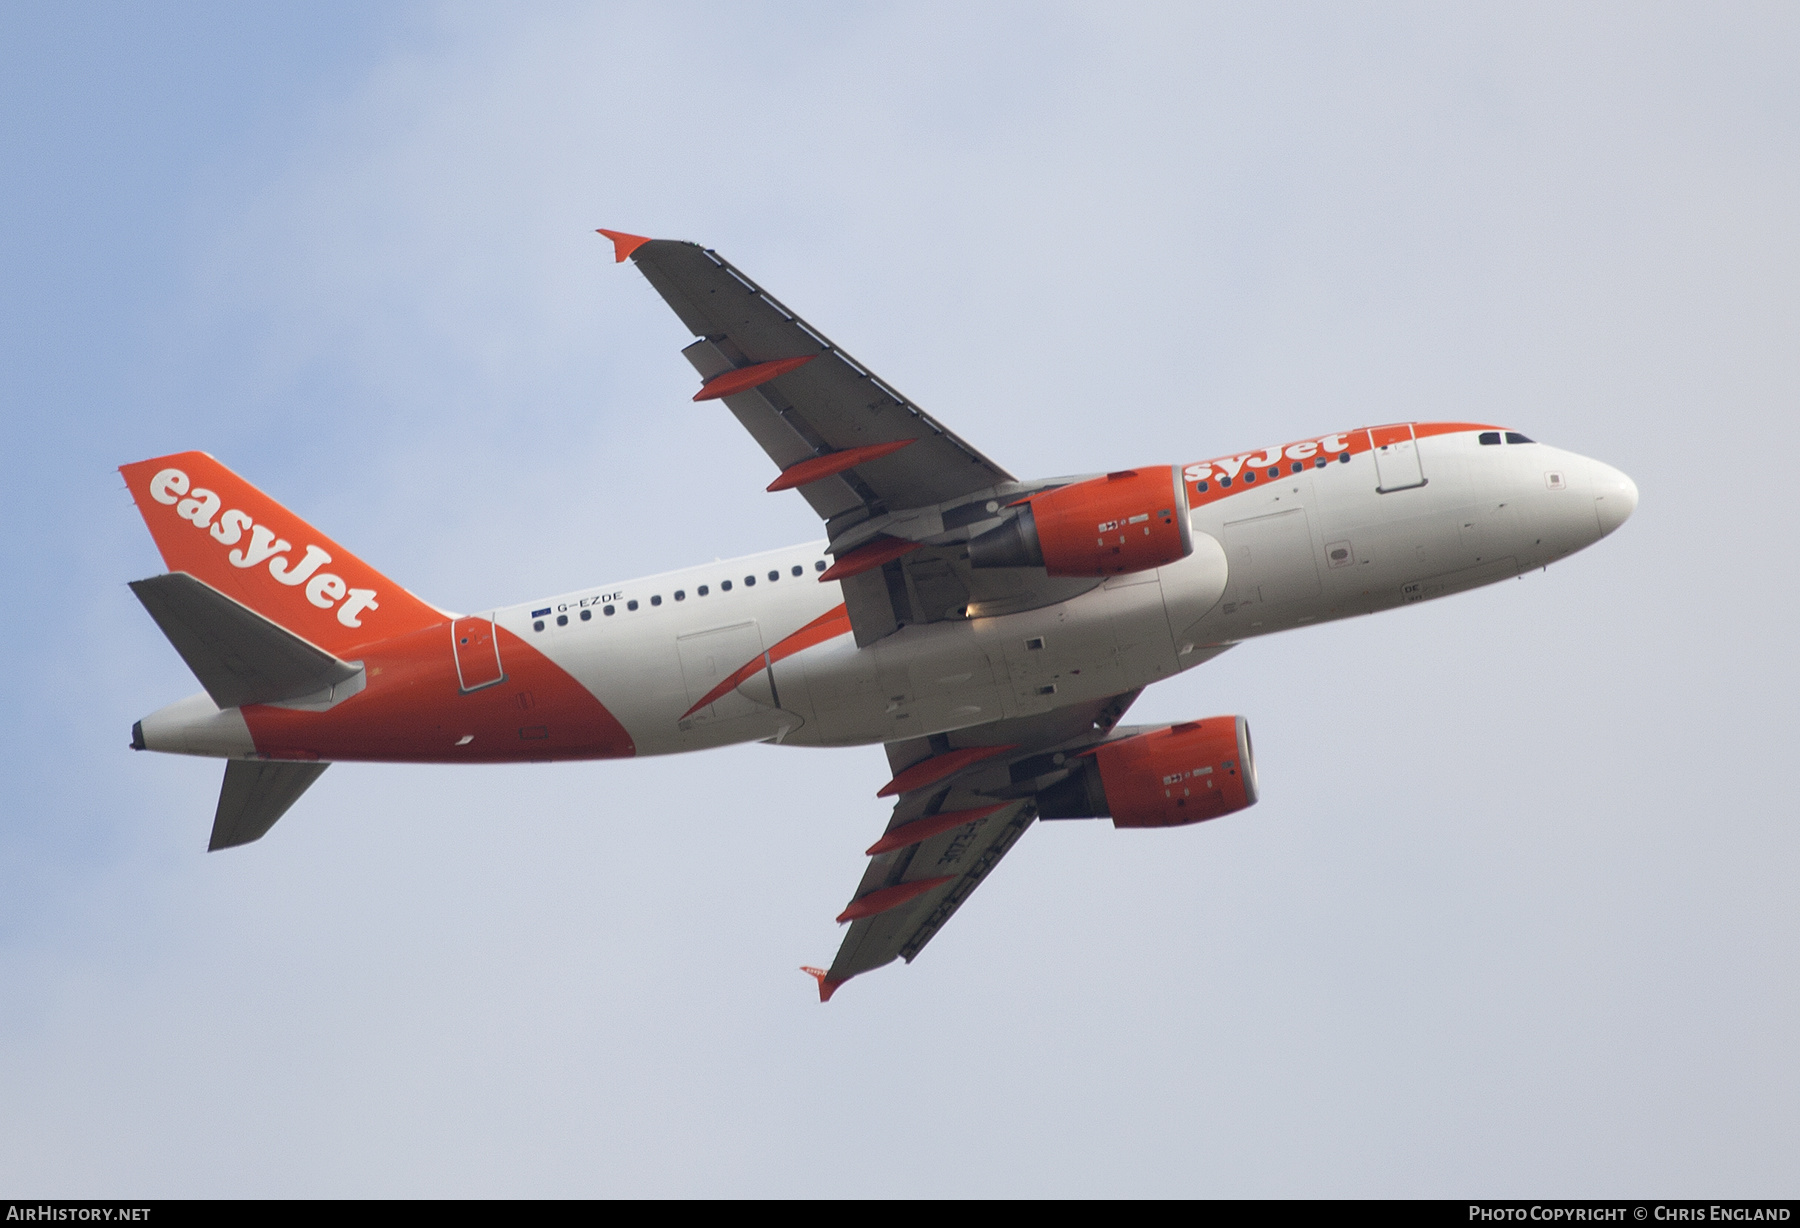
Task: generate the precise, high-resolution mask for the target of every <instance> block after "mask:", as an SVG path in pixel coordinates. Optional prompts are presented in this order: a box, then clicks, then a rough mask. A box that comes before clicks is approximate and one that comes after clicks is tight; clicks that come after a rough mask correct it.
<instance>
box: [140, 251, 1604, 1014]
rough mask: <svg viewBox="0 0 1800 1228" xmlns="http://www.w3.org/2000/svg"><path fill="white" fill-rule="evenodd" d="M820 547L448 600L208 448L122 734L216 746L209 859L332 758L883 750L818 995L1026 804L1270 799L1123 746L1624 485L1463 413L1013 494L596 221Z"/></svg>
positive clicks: (1583, 529) (933, 923)
mask: <svg viewBox="0 0 1800 1228" xmlns="http://www.w3.org/2000/svg"><path fill="white" fill-rule="evenodd" d="M599 233H600V234H602V235H604V236H605V237H606V238H608V239H610V240H611V241H612V243H613V245H614V252H613V254H614V259H615V260H616V261H617V262H619V263H623V262H624V261H626V260H630V261H632V262H633V263H634V264H635V265H636V266H637V268H638V270H639V271H640V272H641V273H642V274H643V275H644V277H645V279H646V280H648V281H649V283H650V285H651V286H652V287H653V288H654V289H655V290H656V292H657V293H658V294H660V295H661V296H662V298H663V299H664V300H665V301H666V302H667V303H668V305H669V306H670V307H671V308H673V309H674V312H675V314H676V316H677V317H679V319H680V321H681V323H682V324H684V325H685V326H686V327H687V328H688V330H689V331H690V332H691V333H692V334H693V335H694V337H695V340H694V341H693V343H692V344H690V345H689V346H687V348H685V349H684V350H682V354H683V356H684V357H686V358H687V360H688V361H689V362H690V363H691V364H692V365H693V367H694V369H695V371H696V373H697V374H698V376H699V378H700V380H701V384H700V388H699V390H698V391H697V392H696V393H695V394H694V400H695V401H697V402H710V401H719V402H722V403H723V405H724V408H725V409H726V410H728V411H729V412H730V414H731V415H732V417H734V418H736V419H737V421H738V423H739V424H740V425H741V426H742V427H743V428H744V429H745V430H746V431H748V432H749V433H750V435H751V437H752V438H753V439H754V440H755V441H756V442H757V443H758V444H760V445H761V447H762V449H763V451H764V452H766V453H767V454H768V456H769V459H770V460H771V461H772V462H773V463H774V468H775V476H774V480H773V481H770V482H769V483H768V487H767V488H768V490H770V491H789V490H791V491H796V492H798V493H799V495H800V497H801V498H803V499H804V500H806V502H807V503H808V504H809V505H810V506H811V507H812V509H813V511H814V512H816V513H817V514H818V516H819V517H820V519H821V520H823V521H824V525H825V535H824V537H823V538H822V539H819V540H815V541H811V542H804V543H801V544H799V545H795V546H789V547H784V548H781V549H776V550H770V551H766V552H764V553H761V554H753V555H748V556H745V557H743V558H738V559H732V560H728V561H725V562H714V563H706V564H702V565H700V566H697V567H689V568H685V569H683V570H680V571H671V572H665V573H663V574H660V575H654V576H646V577H643V578H641V579H636V580H627V581H623V582H617V583H609V584H604V585H596V586H591V587H587V588H581V589H576V590H574V591H571V592H567V593H563V594H560V595H557V596H554V597H545V598H540V599H537V600H533V601H528V602H524V603H522V604H519V605H513V606H506V607H502V608H498V609H492V610H483V611H478V612H476V613H472V614H458V613H454V612H452V611H449V610H444V609H441V608H439V607H438V606H435V605H433V604H431V603H430V602H428V601H425V600H423V599H422V598H420V597H417V596H415V595H413V594H412V593H410V592H408V591H407V590H406V589H404V588H402V587H401V586H400V585H398V584H396V583H395V582H394V581H392V580H390V579H388V578H387V577H386V576H385V575H383V574H382V573H380V572H377V571H376V570H375V569H374V568H372V567H371V566H369V565H368V564H367V563H365V562H363V561H362V560H361V559H359V558H357V557H356V556H355V555H354V554H352V553H351V552H350V551H349V550H347V549H345V548H344V547H343V546H340V545H339V544H338V543H337V542H336V541H334V540H332V539H331V538H328V537H326V536H325V535H324V534H323V533H321V532H319V531H318V530H317V529H315V528H313V527H312V526H311V525H309V524H307V523H306V522H305V521H303V520H301V519H300V518H299V517H298V516H296V515H294V514H293V513H292V512H290V511H288V510H287V509H286V508H284V507H282V506H281V505H280V504H279V503H277V502H275V501H274V500H273V499H271V498H270V497H269V496H267V495H265V494H264V493H262V492H261V491H260V490H258V489H256V488H255V487H253V486H251V485H250V484H249V483H248V482H246V481H245V480H244V479H242V478H240V477H239V476H238V475H237V474H235V473H233V472H232V471H231V470H229V469H227V468H226V467H225V466H224V465H222V464H220V463H219V462H218V461H216V460H214V459H213V458H212V457H211V456H209V455H207V454H205V453H202V452H183V453H177V454H174V455H169V456H162V457H157V458H154V459H152V460H146V461H140V462H138V463H136V464H129V465H124V466H122V467H121V469H120V472H121V473H122V474H123V475H124V477H125V481H126V484H127V486H128V487H129V489H130V491H131V494H132V497H133V499H134V500H135V502H136V505H137V507H138V509H139V511H140V513H141V514H142V515H143V518H144V521H145V523H146V525H147V526H148V527H149V530H150V534H151V536H152V537H153V538H154V539H155V542H156V545H157V548H158V550H159V551H160V552H161V555H162V558H163V561H164V563H165V564H166V565H167V567H168V571H167V572H166V573H165V574H162V575H157V576H153V577H151V578H149V579H145V580H139V581H136V582H134V583H133V584H132V585H131V588H132V591H133V592H134V593H135V594H136V595H137V597H138V599H139V600H140V601H141V602H142V603H143V606H144V608H145V609H146V610H147V611H148V612H149V614H150V616H151V618H152V619H154V620H155V622H156V624H157V625H158V626H159V627H160V628H161V629H162V631H163V632H164V634H165V635H167V637H168V638H169V641H170V643H171V644H172V645H173V646H174V647H175V649H176V651H177V652H178V653H179V654H180V655H181V657H182V659H183V660H184V661H185V662H186V663H187V665H188V666H189V667H190V668H191V669H192V670H193V672H194V674H195V676H196V677H197V678H198V680H199V682H200V684H201V686H202V687H204V691H203V692H202V693H200V694H196V695H193V696H191V697H189V698H187V699H183V700H180V701H178V702H176V703H173V704H170V705H169V706H167V707H165V708H162V709H161V710H159V711H157V712H154V713H152V714H151V715H149V716H146V717H144V718H143V719H142V720H140V721H138V722H137V723H136V724H135V725H133V726H132V732H131V745H132V746H133V748H135V749H137V750H153V751H163V752H170V753H175V754H187V755H200V756H207V757H212V758H219V759H224V760H225V761H226V763H225V778H224V783H223V786H222V787H221V789H220V793H219V801H218V806H217V809H216V811H215V813H214V818H213V827H212V836H211V840H210V843H209V848H210V849H213V850H217V849H223V848H230V847H234V846H237V845H243V844H248V843H250V842H251V841H255V840H258V839H261V838H262V837H263V836H264V835H265V834H266V833H267V832H268V831H269V829H270V828H271V827H272V826H273V824H274V823H275V821H276V820H277V819H279V818H280V817H281V816H282V815H283V814H284V813H286V811H287V810H288V808H289V807H290V806H292V805H293V804H294V802H295V801H296V800H297V799H298V798H299V797H300V796H301V794H303V793H304V792H305V791H306V789H307V788H308V786H310V785H311V784H312V783H313V781H315V780H317V779H318V778H319V775H320V773H322V772H323V771H324V770H325V769H326V768H327V767H328V766H329V765H330V764H332V763H334V762H338V761H379V762H406V763H505V762H517V761H533V762H541V761H550V760H568V759H617V758H626V757H629V756H633V755H666V754H676V753H681V752H687V751H697V750H704V749H708V748H711V747H717V746H727V745H732V744H735V743H741V742H767V743H773V744H775V745H780V746H812V747H834V746H865V745H871V744H874V743H880V744H882V745H883V746H884V747H885V748H886V751H887V758H888V764H889V768H890V771H891V778H890V779H888V780H887V781H885V782H875V783H876V784H877V788H876V790H875V793H876V796H877V797H879V798H892V799H893V810H892V813H891V816H890V818H889V821H888V824H887V827H886V829H885V831H884V832H883V833H882V835H881V836H880V838H879V839H877V840H876V841H875V842H874V843H873V844H871V845H870V846H869V847H868V849H867V850H866V854H865V855H866V857H867V859H868V860H867V863H866V867H865V869H864V872H863V874H862V877H861V880H860V881H859V882H858V884H857V886H856V889H855V891H854V892H853V894H852V895H851V897H850V900H849V902H848V904H847V905H846V906H845V908H844V910H843V912H842V913H841V914H839V916H838V918H837V920H838V922H839V923H840V924H842V925H847V926H848V927H849V928H848V931H847V932H846V933H845V934H844V937H843V939H842V942H841V944H840V946H839V949H838V952H837V955H836V957H835V958H834V960H833V961H832V963H831V965H830V967H828V968H815V967H810V966H809V967H806V968H804V969H803V970H804V971H806V972H808V973H809V974H811V975H812V976H813V977H814V979H815V980H816V981H817V983H818V991H819V998H820V1000H821V1001H828V1000H829V999H830V998H831V996H832V994H833V993H834V992H835V991H836V990H837V988H838V987H839V986H841V985H843V984H844V982H846V981H848V980H849V979H850V978H851V977H854V976H857V975H859V974H861V973H864V972H868V971H870V970H872V969H875V968H878V967H881V966H883V965H885V964H888V963H890V962H892V961H894V960H895V959H902V960H905V961H907V962H908V963H910V962H911V961H912V960H913V959H914V958H915V957H917V955H918V954H919V952H920V951H921V950H922V949H923V948H924V947H925V945H926V944H927V943H928V942H930V941H931V939H932V938H933V937H934V936H935V935H936V934H937V933H938V931H939V930H940V929H941V928H942V927H943V925H944V923H945V922H946V921H948V920H949V919H950V917H951V916H952V915H954V914H955V912H956V910H957V909H958V908H960V907H961V906H962V904H963V902H964V901H965V900H967V899H968V898H969V895H970V893H971V892H973V891H974V890H975V889H976V887H978V886H979V885H980V884H981V883H982V881H983V880H984V879H986V877H987V876H988V875H989V874H990V873H992V871H993V869H994V867H995V865H996V864H998V863H999V861H1000V859H1001V858H1002V857H1004V856H1005V855H1006V853H1007V851H1008V850H1010V849H1011V848H1012V847H1013V845H1014V843H1015V842H1016V841H1018V839H1019V838H1020V837H1021V836H1022V835H1024V833H1025V831H1026V830H1027V829H1028V828H1029V827H1030V826H1031V825H1032V823H1033V822H1035V821H1037V820H1045V821H1060V820H1072V819H1083V818H1110V819H1111V820H1112V822H1113V825H1114V827H1117V828H1164V827H1181V826H1187V825H1190V824H1195V823H1200V822H1204V821H1207V820H1210V819H1216V818H1219V817H1221V816H1224V815H1228V814H1232V813H1234V812H1237V811H1241V810H1244V809H1245V808H1247V807H1250V806H1253V805H1255V804H1256V801H1257V798H1258V796H1259V792H1260V785H1259V782H1258V779H1257V772H1256V759H1255V753H1254V749H1253V747H1252V745H1251V740H1250V729H1249V725H1248V723H1247V722H1246V721H1245V719H1244V718H1243V717H1242V716H1237V715H1224V716H1206V717H1201V718H1198V719H1195V720H1188V721H1181V722H1178V723H1175V724H1172V725H1158V726H1147V725H1127V724H1121V723H1120V722H1121V720H1122V719H1123V717H1124V716H1125V714H1126V711H1127V710H1128V709H1129V708H1130V707H1131V704H1132V702H1133V701H1134V700H1135V699H1136V698H1137V697H1138V695H1139V694H1140V693H1141V692H1142V691H1143V689H1144V688H1145V687H1147V686H1149V685H1150V684H1152V683H1154V682H1158V681H1161V680H1162V679H1165V678H1169V677H1173V676H1174V675H1176V674H1179V673H1181V672H1183V671H1185V670H1189V669H1192V668H1194V667H1195V666H1198V665H1201V664H1203V663H1204V662H1206V661H1209V660H1211V659H1213V658H1214V657H1217V656H1218V655H1219V654H1221V653H1223V652H1225V651H1226V650H1227V649H1230V648H1232V647H1235V646H1236V645H1238V644H1240V643H1243V642H1244V641H1246V640H1250V639H1255V638H1258V637H1261V636H1265V635H1271V634H1274V633H1276V632H1281V631H1290V630H1294V629H1296V628H1300V627H1304V626H1308V625H1310V624H1314V623H1322V622H1328V621H1331V620H1334V619H1340V618H1350V617H1353V616H1356V615H1361V614H1371V613H1375V612H1377V611H1381V610H1388V609H1393V608H1395V607H1398V606H1405V605H1411V604H1414V603H1416V602H1421V601H1430V600H1433V599H1435V598H1438V597H1444V596H1448V595H1449V594H1451V593H1457V592H1462V591H1465V590H1468V589H1473V588H1477V587H1479V586H1481V585H1486V584H1494V583H1497V582H1498V581H1501V580H1508V579H1512V578H1514V577H1516V576H1519V575H1521V574H1522V573H1523V572H1525V571H1528V570H1533V569H1537V568H1540V567H1545V566H1548V565H1549V564H1550V563H1553V562H1555V561H1557V560H1559V559H1562V558H1565V557H1567V556H1568V555H1570V554H1573V553H1574V552H1575V551H1578V550H1581V549H1584V548H1585V547H1587V546H1590V545H1592V544H1593V543H1595V542H1597V541H1599V540H1600V539H1601V538H1603V537H1605V536H1607V535H1608V534H1610V533H1612V532H1613V531H1614V530H1616V529H1617V528H1618V527H1619V526H1620V525H1621V524H1623V523H1624V522H1625V520H1626V519H1627V518H1629V517H1630V516H1631V514H1632V512H1633V511H1634V510H1635V509H1636V507H1637V499H1638V492H1637V487H1636V486H1635V485H1634V484H1633V483H1632V481H1631V479H1630V478H1628V477H1627V476H1625V474H1623V473H1621V472H1620V471H1618V470H1617V469H1614V468H1612V467H1611V466H1609V465H1606V464H1603V463H1601V462H1599V461H1596V460H1590V459H1588V458H1586V457H1583V456H1579V455H1576V454H1574V453H1572V452H1565V451H1562V450H1559V449H1557V448H1554V447H1551V446H1550V445H1547V444H1543V443H1537V442H1534V441H1533V440H1532V439H1530V438H1528V437H1527V436H1526V435H1524V434H1522V433H1520V432H1519V431H1516V430H1513V429H1510V428H1507V427H1504V426H1494V425H1488V424H1483V423H1473V422H1398V423H1384V424H1379V425H1375V426H1366V427H1358V428H1356V429H1353V430H1340V431H1333V432H1330V433H1326V434H1320V435H1313V436H1310V437H1308V438H1306V439H1300V440H1295V441H1293V442H1289V443H1283V444H1281V445H1278V446H1268V447H1258V448H1252V449H1249V450H1247V451H1242V452H1237V453H1234V454H1232V455H1227V456H1216V457H1213V458H1211V459H1209V460H1201V461H1189V462H1178V463H1163V464H1154V465H1144V466H1140V467H1138V468H1133V469H1121V470H1115V471H1112V472H1107V473H1087V474H1076V475H1073V476H1063V477H1045V478H1032V479H1026V480H1021V479H1019V478H1016V477H1014V476H1013V475H1012V474H1011V473H1009V472H1007V471H1006V470H1005V469H1003V468H1001V467H1000V466H999V465H998V464H997V463H995V462H994V461H992V460H990V459H988V457H987V456H986V455H984V454H983V453H982V452H980V451H978V450H976V449H975V448H974V447H973V446H971V445H970V444H968V443H966V442H965V441H964V440H962V439H961V438H959V437H958V436H957V435H955V434H954V433H953V432H951V431H950V430H949V428H947V427H946V426H944V425H943V424H942V423H940V422H938V421H937V420H936V419H934V418H932V417H931V416H930V415H929V414H927V413H925V412H924V411H923V410H922V409H920V408H919V407H918V406H916V405H914V404H913V403H912V402H911V401H909V400H908V399H907V398H906V397H905V396H903V395H902V394H901V393H899V392H898V391H896V390H895V388H894V387H893V386H892V385H890V384H888V383H887V382H886V381H885V380H883V379H881V378H880V377H879V376H877V375H875V374H874V373H873V372H872V371H871V370H870V369H869V368H868V367H866V366H864V365H863V364H861V363H860V362H858V361H857V360H856V359H854V358H852V357H851V356H850V355H849V354H847V353H845V352H844V351H843V350H842V349H840V348H839V347H838V346H837V345H835V344H834V343H833V342H831V341H830V340H829V339H828V338H827V337H826V336H825V335H824V334H823V333H821V332H819V331H818V330H817V329H815V328H813V327H812V326H811V325H810V324H808V323H807V322H806V321H805V320H803V319H801V318H800V317H799V316H798V315H796V314H794V313H793V312H792V311H790V310H788V308H786V307H785V306H783V305H782V304H781V303H780V302H779V301H777V300H776V299H775V298H774V297H773V296H771V295H770V294H769V293H768V292H767V291H765V290H763V288H762V287H761V286H759V285H757V284H756V283H755V282H754V281H752V280H751V279H750V278H749V277H747V276H746V275H745V274H743V273H742V272H740V271H739V270H738V269H737V268H735V267H734V266H733V265H732V264H730V263H729V262H728V261H727V260H725V259H724V258H723V257H722V256H720V255H719V254H718V253H716V252H714V251H712V250H710V249H707V248H703V247H701V246H699V245H697V244H693V243H686V242H678V241H673V240H653V239H647V238H644V237H642V236H638V235H630V234H625V233H623V232H620V231H612V230H601V231H600V232H599Z"/></svg>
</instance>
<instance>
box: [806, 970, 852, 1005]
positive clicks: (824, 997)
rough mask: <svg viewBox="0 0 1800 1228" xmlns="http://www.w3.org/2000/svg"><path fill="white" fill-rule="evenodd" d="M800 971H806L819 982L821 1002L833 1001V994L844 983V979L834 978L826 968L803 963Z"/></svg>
mask: <svg viewBox="0 0 1800 1228" xmlns="http://www.w3.org/2000/svg"><path fill="white" fill-rule="evenodd" d="M800 971H802V972H804V973H806V975H807V976H810V977H811V978H812V979H813V980H815V981H817V982H818V983H819V1001H821V1002H829V1001H831V995H832V994H834V993H836V992H837V991H838V986H839V985H842V984H843V982H842V981H834V980H832V979H831V978H830V977H829V976H828V975H826V973H825V969H823V968H814V967H811V966H810V965H807V964H801V965H800Z"/></svg>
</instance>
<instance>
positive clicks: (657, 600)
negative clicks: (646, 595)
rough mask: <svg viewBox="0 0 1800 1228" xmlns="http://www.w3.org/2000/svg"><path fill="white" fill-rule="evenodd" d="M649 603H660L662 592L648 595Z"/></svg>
mask: <svg viewBox="0 0 1800 1228" xmlns="http://www.w3.org/2000/svg"><path fill="white" fill-rule="evenodd" d="M650 604H651V605H661V604H662V594H661V593H654V594H652V595H651V597H650Z"/></svg>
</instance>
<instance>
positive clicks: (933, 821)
mask: <svg viewBox="0 0 1800 1228" xmlns="http://www.w3.org/2000/svg"><path fill="white" fill-rule="evenodd" d="M1010 805H1012V803H1011V802H999V803H997V804H995V805H992V806H976V807H975V808H974V809H973V810H943V811H939V812H938V813H937V814H930V815H926V816H925V817H924V818H922V819H914V820H913V821H912V822H910V823H902V824H901V825H900V826H898V827H896V828H894V830H893V831H890V832H889V833H887V835H885V836H883V837H882V838H881V839H879V840H877V841H876V842H875V843H874V844H871V845H870V846H869V850H868V852H869V856H871V857H874V856H876V855H877V854H879V853H891V852H893V851H894V850H895V849H903V848H907V847H909V846H911V845H914V844H917V843H919V842H920V841H921V840H929V839H931V838H932V837H933V836H935V835H938V834H939V833H940V832H946V831H949V830H950V829H951V828H953V827H961V826H963V825H964V824H965V823H979V822H980V821H981V820H982V819H985V818H987V817H988V816H989V815H990V814H992V813H994V811H996V810H1005V809H1006V808H1007V807H1008V806H1010Z"/></svg>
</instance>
